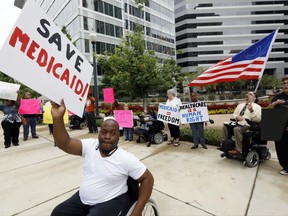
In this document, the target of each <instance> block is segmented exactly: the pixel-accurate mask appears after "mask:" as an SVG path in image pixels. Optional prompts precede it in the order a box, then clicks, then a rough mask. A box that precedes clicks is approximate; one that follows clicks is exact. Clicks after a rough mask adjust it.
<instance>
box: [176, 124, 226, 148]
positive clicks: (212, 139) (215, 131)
mask: <svg viewBox="0 0 288 216" xmlns="http://www.w3.org/2000/svg"><path fill="white" fill-rule="evenodd" d="M204 135H205V143H206V144H207V145H214V146H219V145H220V144H221V140H222V131H221V129H220V128H205V130H204ZM180 139H181V140H183V141H188V142H192V143H193V135H192V131H191V128H190V127H184V128H181V129H180Z"/></svg>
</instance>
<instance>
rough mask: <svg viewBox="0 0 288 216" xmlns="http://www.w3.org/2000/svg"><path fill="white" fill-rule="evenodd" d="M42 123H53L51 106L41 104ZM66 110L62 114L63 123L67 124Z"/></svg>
mask: <svg viewBox="0 0 288 216" xmlns="http://www.w3.org/2000/svg"><path fill="white" fill-rule="evenodd" d="M43 111H44V112H43V124H53V118H52V115H51V106H47V105H45V106H43ZM68 118H69V117H68V111H67V110H66V112H65V114H64V119H63V120H64V124H68Z"/></svg>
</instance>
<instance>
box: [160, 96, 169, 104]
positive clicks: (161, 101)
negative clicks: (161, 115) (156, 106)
mask: <svg viewBox="0 0 288 216" xmlns="http://www.w3.org/2000/svg"><path fill="white" fill-rule="evenodd" d="M166 101H167V98H164V97H159V98H158V102H159V103H164V102H166Z"/></svg>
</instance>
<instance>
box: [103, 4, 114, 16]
mask: <svg viewBox="0 0 288 216" xmlns="http://www.w3.org/2000/svg"><path fill="white" fill-rule="evenodd" d="M104 13H105V14H106V15H109V16H112V17H113V5H111V4H109V3H107V2H104Z"/></svg>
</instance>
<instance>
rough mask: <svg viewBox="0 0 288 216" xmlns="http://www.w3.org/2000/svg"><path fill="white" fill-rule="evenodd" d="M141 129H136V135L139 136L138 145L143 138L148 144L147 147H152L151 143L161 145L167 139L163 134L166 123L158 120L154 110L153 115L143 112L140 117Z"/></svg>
mask: <svg viewBox="0 0 288 216" xmlns="http://www.w3.org/2000/svg"><path fill="white" fill-rule="evenodd" d="M138 117H139V120H138V121H139V122H140V127H136V128H134V134H136V135H138V136H139V137H138V139H137V141H136V142H137V143H140V142H141V138H142V139H143V140H144V141H145V142H146V145H147V147H150V145H151V143H155V144H160V143H162V142H163V140H164V139H165V135H164V133H163V131H162V130H163V129H164V127H165V126H164V123H163V122H161V121H158V120H157V116H156V113H155V111H154V110H152V111H151V114H148V113H147V112H143V114H142V115H139V116H138Z"/></svg>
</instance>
